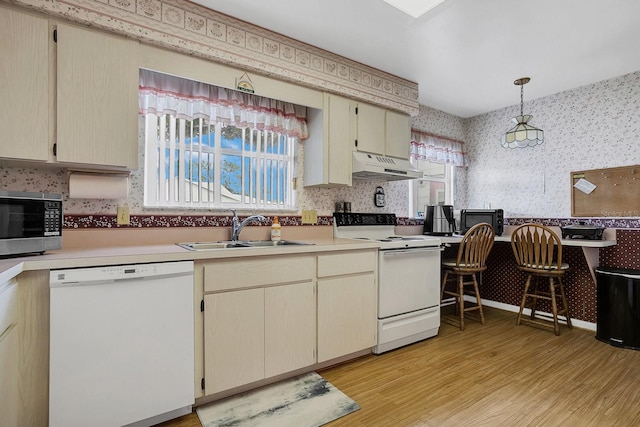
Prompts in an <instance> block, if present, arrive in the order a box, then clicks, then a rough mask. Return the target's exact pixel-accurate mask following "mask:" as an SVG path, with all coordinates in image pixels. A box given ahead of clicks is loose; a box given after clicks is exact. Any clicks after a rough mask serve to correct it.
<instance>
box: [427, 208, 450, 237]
mask: <svg viewBox="0 0 640 427" xmlns="http://www.w3.org/2000/svg"><path fill="white" fill-rule="evenodd" d="M455 230H456V221H455V219H454V217H453V206H451V205H429V206H427V207H426V217H425V219H424V229H423V232H422V234H428V235H431V236H451V235H452V234H453V233H454V231H455Z"/></svg>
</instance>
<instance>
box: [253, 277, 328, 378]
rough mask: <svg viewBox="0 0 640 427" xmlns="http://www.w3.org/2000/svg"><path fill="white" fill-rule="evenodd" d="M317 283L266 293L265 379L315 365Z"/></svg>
mask: <svg viewBox="0 0 640 427" xmlns="http://www.w3.org/2000/svg"><path fill="white" fill-rule="evenodd" d="M315 347H316V302H315V289H314V283H313V282H308V283H298V284H292V285H284V286H276V287H273V288H267V289H265V377H266V378H268V377H272V376H275V375H279V374H283V373H285V372H290V371H293V370H296V369H299V368H304V367H305V366H309V365H312V364H313V363H314V362H315Z"/></svg>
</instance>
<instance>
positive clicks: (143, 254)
mask: <svg viewBox="0 0 640 427" xmlns="http://www.w3.org/2000/svg"><path fill="white" fill-rule="evenodd" d="M305 242H307V243H313V245H299V246H298V245H290V246H289V245H284V246H277V247H257V248H226V249H210V250H202V251H190V250H188V249H184V248H182V247H180V246H178V245H175V244H166V245H147V246H117V247H107V248H92V249H73V250H64V249H62V250H57V251H49V252H47V253H45V254H44V255H30V256H23V257H17V258H8V259H2V260H0V283H2V282H6V281H9V280H11V279H12V278H14V277H16V276H17V275H18V274H20V273H21V272H23V271H32V270H52V269H59V268H76V267H92V266H99V265H122V264H142V263H149V262H170V261H190V260H206V259H222V258H238V257H248V256H260V255H285V254H286V255H293V254H300V253H311V252H314V253H317V252H328V251H344V250H357V249H376V248H379V247H380V244H379V243H378V242H376V241H370V240H352V239H305Z"/></svg>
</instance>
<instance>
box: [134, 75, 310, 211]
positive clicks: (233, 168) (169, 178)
mask: <svg viewBox="0 0 640 427" xmlns="http://www.w3.org/2000/svg"><path fill="white" fill-rule="evenodd" d="M140 105H141V114H142V115H143V116H144V120H145V132H144V134H145V188H144V200H145V201H144V204H145V206H149V207H181V208H193V209H198V208H203V209H212V208H213V209H224V210H229V209H246V210H255V209H260V210H288V209H295V207H296V201H295V196H296V195H295V185H294V183H295V176H296V170H295V155H296V153H295V148H296V141H297V140H299V139H305V138H306V137H307V128H306V117H305V116H306V110H305V109H304V107H300V106H295V105H292V104H288V103H284V102H282V101H276V100H273V99H269V98H264V97H258V96H255V95H252V94H248V93H241V92H238V91H234V90H229V89H224V88H218V87H215V86H210V85H206V84H204V83H199V82H192V81H189V80H186V79H181V78H178V77H174V76H166V75H162V74H159V73H155V72H151V71H147V70H141V71H140Z"/></svg>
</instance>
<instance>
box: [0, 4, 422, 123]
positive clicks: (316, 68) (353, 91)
mask: <svg viewBox="0 0 640 427" xmlns="http://www.w3.org/2000/svg"><path fill="white" fill-rule="evenodd" d="M1 1H4V2H7V1H8V0H1ZM11 3H14V4H19V5H22V6H26V7H29V8H32V9H35V10H38V11H41V12H44V13H47V14H50V15H54V16H59V17H63V18H65V19H69V20H72V21H75V22H79V23H82V24H85V25H89V26H93V27H97V28H101V29H103V30H107V31H110V32H115V33H119V34H123V35H127V36H129V37H132V38H135V39H138V40H140V41H143V42H146V43H150V44H153V45H156V46H160V47H164V48H169V49H171V50H175V51H179V52H184V53H187V54H189V55H194V56H199V57H202V58H206V59H210V60H214V61H216V62H219V63H223V64H226V65H232V66H235V67H239V68H240V70H239V71H251V72H255V73H258V74H261V75H267V76H273V77H277V78H280V79H283V80H286V81H289V82H293V83H298V84H302V85H304V86H308V87H311V88H314V89H318V90H322V91H329V92H334V93H338V94H342V95H348V96H351V97H354V98H356V99H360V100H363V101H368V102H372V103H375V104H379V105H382V106H385V107H389V108H392V109H395V110H399V111H403V112H405V113H407V114H409V115H410V116H417V115H418V114H419V103H418V94H419V93H418V84H417V83H415V82H412V81H409V80H406V79H404V78H401V77H398V76H395V75H392V74H389V73H386V72H384V71H381V70H378V69H375V68H372V67H369V66H367V65H364V64H361V63H359V62H356V61H353V60H350V59H348V58H345V57H342V56H339V55H336V54H333V53H331V52H328V51H326V50H323V49H320V48H317V47H315V46H312V45H308V44H305V43H302V42H300V41H298V40H295V39H292V38H289V37H285V36H282V35H280V34H278V33H275V32H272V31H269V30H266V29H264V28H261V27H258V26H255V25H252V24H249V23H247V22H244V21H241V20H239V19H236V18H233V17H231V16H228V15H224V14H222V13H219V12H216V11H214V10H211V9H207V8H205V7H202V6H200V5H196V4H195V3H191V2H189V1H186V0H171V1H169V0H59V1H41V0H13V1H11Z"/></svg>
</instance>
